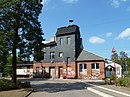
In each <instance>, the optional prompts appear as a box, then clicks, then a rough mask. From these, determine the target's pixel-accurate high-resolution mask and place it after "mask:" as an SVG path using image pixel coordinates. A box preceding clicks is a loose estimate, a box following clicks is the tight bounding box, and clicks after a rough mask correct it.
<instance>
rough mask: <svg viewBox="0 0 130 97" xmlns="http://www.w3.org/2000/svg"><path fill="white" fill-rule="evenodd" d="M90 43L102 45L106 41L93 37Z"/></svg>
mask: <svg viewBox="0 0 130 97" xmlns="http://www.w3.org/2000/svg"><path fill="white" fill-rule="evenodd" d="M89 42H90V43H92V44H102V43H105V40H104V39H102V38H100V37H97V36H92V37H90V38H89Z"/></svg>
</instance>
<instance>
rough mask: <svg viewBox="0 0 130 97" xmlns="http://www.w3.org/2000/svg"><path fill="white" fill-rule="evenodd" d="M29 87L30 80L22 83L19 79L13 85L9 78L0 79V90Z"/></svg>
mask: <svg viewBox="0 0 130 97" xmlns="http://www.w3.org/2000/svg"><path fill="white" fill-rule="evenodd" d="M29 87H31V85H30V82H23V83H22V82H20V81H17V84H16V85H15V84H14V83H13V82H12V81H11V80H7V79H0V91H4V90H13V89H20V88H29Z"/></svg>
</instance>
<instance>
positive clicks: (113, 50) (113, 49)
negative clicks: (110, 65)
mask: <svg viewBox="0 0 130 97" xmlns="http://www.w3.org/2000/svg"><path fill="white" fill-rule="evenodd" d="M115 52H116V49H115V48H112V53H113V59H114V68H115V70H114V75H115V82H116V58H115V57H116V56H115Z"/></svg>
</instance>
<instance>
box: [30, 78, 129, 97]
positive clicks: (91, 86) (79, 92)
mask: <svg viewBox="0 0 130 97" xmlns="http://www.w3.org/2000/svg"><path fill="white" fill-rule="evenodd" d="M30 82H31V85H32V88H33V89H34V91H33V92H32V93H31V94H30V95H29V97H71V96H72V97H130V89H125V88H121V87H116V86H115V85H105V84H104V82H103V81H100V80H99V81H98V80H78V79H61V80H60V79H56V80H51V79H44V80H42V79H31V80H30Z"/></svg>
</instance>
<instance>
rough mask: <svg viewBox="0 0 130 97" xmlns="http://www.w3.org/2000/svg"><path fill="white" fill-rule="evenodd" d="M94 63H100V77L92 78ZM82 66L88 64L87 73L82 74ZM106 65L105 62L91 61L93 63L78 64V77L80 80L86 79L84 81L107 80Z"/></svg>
mask: <svg viewBox="0 0 130 97" xmlns="http://www.w3.org/2000/svg"><path fill="white" fill-rule="evenodd" d="M92 63H98V64H99V72H100V75H99V76H92V68H91V64H92ZM80 64H87V73H85V74H84V73H83V72H82V73H81V72H80V67H79V65H80ZM104 66H105V63H104V61H91V62H77V77H78V78H84V79H102V78H105V71H104Z"/></svg>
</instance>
